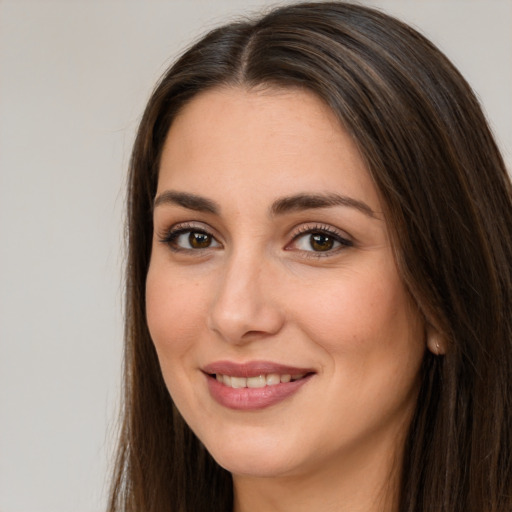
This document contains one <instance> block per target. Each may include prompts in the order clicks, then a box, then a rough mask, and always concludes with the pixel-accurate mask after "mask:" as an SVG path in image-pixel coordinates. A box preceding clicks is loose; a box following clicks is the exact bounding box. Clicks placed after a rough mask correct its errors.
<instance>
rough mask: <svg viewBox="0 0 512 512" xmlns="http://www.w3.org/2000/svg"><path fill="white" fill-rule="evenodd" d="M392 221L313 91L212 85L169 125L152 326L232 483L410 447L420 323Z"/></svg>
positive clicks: (169, 373) (179, 398) (151, 274)
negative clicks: (400, 267) (396, 251)
mask: <svg viewBox="0 0 512 512" xmlns="http://www.w3.org/2000/svg"><path fill="white" fill-rule="evenodd" d="M382 210H383V208H382V204H381V202H380V200H379V194H378V193H377V190H376V188H375V186H374V184H373V182H372V180H371V178H370V176H369V174H368V171H367V170H366V168H365V165H364V163H363V161H362V159H361V157H360V155H359V153H358V150H357V148H356V146H355V145H354V143H353V141H352V140H351V138H350V137H349V136H348V134H347V133H346V132H345V131H344V130H342V129H341V128H340V126H339V124H338V122H337V121H336V119H335V117H334V115H333V114H332V113H331V112H330V111H329V109H328V108H327V107H326V106H324V104H323V103H322V102H321V101H320V100H318V99H317V98H316V97H315V96H313V95H312V94H310V93H307V92H303V91H298V90H288V91H282V90H281V91H279V90H266V91H247V90H245V89H238V88H224V89H216V90H211V91H208V92H206V93H203V94H201V95H199V96H198V97H196V98H195V99H194V100H192V101H191V102H190V103H189V104H188V105H187V106H186V107H185V108H184V109H183V111H182V112H181V114H180V115H179V116H178V117H177V119H176V120H175V121H174V123H173V125H172V127H171V129H170V132H169V134H168V137H167V140H166V143H165V147H164V149H163V154H162V160H161V167H160V174H159V180H158V191H157V194H156V200H155V208H154V237H153V246H152V255H151V262H150V266H149V271H148V276H147V290H146V291H147V320H148V325H149V329H150V332H151V336H152V339H153V341H154V344H155V347H156V350H157V353H158V357H159V360H160V364H161V368H162V372H163V376H164V379H165V382H166V384H167V387H168V389H169V392H170V394H171V396H172V398H173V400H174V402H175V404H176V406H177V407H178V409H179V410H180V412H181V414H182V415H183V417H184V418H185V420H186V422H187V423H188V424H189V425H190V427H191V428H192V430H193V431H194V432H195V433H196V435H197V436H198V437H199V439H200V440H201V441H202V442H203V443H204V445H205V446H206V448H207V449H208V450H209V451H210V453H211V454H212V455H213V457H214V458H215V459H216V460H217V461H218V462H219V464H220V465H222V466H223V467H225V468H226V469H228V470H229V471H231V472H233V473H234V474H235V475H253V476H278V475H297V474H305V473H307V472H310V471H316V470H317V469H318V468H323V469H325V468H326V467H332V468H341V467H342V466H343V465H347V464H349V463H350V464H359V463H363V464H364V463H365V461H366V462H369V461H370V462H371V458H372V457H375V456H382V457H387V458H388V459H389V456H390V455H391V454H392V452H393V451H394V450H395V449H396V447H397V445H398V444H399V440H400V439H402V438H403V433H404V431H405V429H406V428H407V426H408V424H409V422H410V418H411V414H412V410H413V408H414V404H415V401H416V397H417V390H418V384H419V368H420V365H421V360H422V357H423V354H424V350H425V344H424V341H425V340H424V326H423V323H422V321H421V320H420V317H419V315H418V313H417V311H416V310H415V308H414V307H413V305H412V304H411V301H410V299H409V296H408V294H407V292H406V291H405V289H404V286H403V284H402V282H401V280H400V277H399V275H398V272H397V268H396V265H395V262H394V259H393V253H392V249H391V246H390V240H389V233H388V229H387V226H386V222H385V220H384V217H383V213H382ZM366 459H368V460H366Z"/></svg>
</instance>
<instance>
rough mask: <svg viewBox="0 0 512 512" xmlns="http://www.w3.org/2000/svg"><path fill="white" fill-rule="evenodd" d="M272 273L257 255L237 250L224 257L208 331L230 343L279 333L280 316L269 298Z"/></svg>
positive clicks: (256, 253) (266, 263) (268, 264)
mask: <svg viewBox="0 0 512 512" xmlns="http://www.w3.org/2000/svg"><path fill="white" fill-rule="evenodd" d="M271 273H272V272H271V265H270V262H269V261H268V259H266V258H265V257H264V255H263V254H260V253H259V252H258V251H255V250H253V251H250V250H243V248H240V249H238V250H234V251H232V253H231V254H230V255H229V256H226V261H225V265H224V267H223V269H222V271H221V275H219V278H218V281H217V283H218V285H217V286H218V288H217V293H216V294H215V296H214V298H213V300H212V304H211V309H210V318H209V325H210V328H211V329H212V330H214V331H216V332H217V333H218V334H219V335H220V336H221V337H222V338H223V339H225V340H226V341H229V342H231V343H243V342H244V341H246V340H248V339H253V338H254V337H258V336H265V335H269V334H275V333H276V332H278V331H279V330H280V328H281V325H282V320H283V315H282V312H281V311H280V308H279V305H278V304H276V303H275V301H274V300H273V299H272V298H271V290H270V286H271V281H272V275H271Z"/></svg>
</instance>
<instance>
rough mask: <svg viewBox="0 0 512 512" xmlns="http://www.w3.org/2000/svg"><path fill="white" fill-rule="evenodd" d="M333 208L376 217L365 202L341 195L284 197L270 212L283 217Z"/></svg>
mask: <svg viewBox="0 0 512 512" xmlns="http://www.w3.org/2000/svg"><path fill="white" fill-rule="evenodd" d="M332 206H347V207H349V208H355V209H356V210H359V211H360V212H362V213H364V214H365V215H367V216H368V217H372V218H374V217H375V212H374V211H373V210H372V209H371V208H370V207H369V206H368V205H367V204H366V203H364V202H363V201H359V200H358V199H354V198H352V197H348V196H343V195H340V194H297V195H294V196H289V197H283V198H281V199H278V200H277V201H275V202H274V203H273V204H272V207H271V209H270V212H271V214H272V215H282V214H285V213H290V212H295V211H300V210H313V209H316V208H329V207H332Z"/></svg>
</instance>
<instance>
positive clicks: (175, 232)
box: [157, 221, 222, 253]
mask: <svg viewBox="0 0 512 512" xmlns="http://www.w3.org/2000/svg"><path fill="white" fill-rule="evenodd" d="M214 231H215V230H213V229H212V228H211V227H210V226H208V225H207V224H204V223H203V222H190V221H187V222H178V223H176V224H173V225H172V226H170V227H168V228H165V229H164V230H162V232H159V233H158V234H157V236H158V240H159V241H160V242H161V243H163V244H166V245H167V246H168V247H169V248H170V249H171V250H173V251H175V252H191V253H199V252H205V251H208V250H212V249H218V248H219V247H222V243H221V242H220V241H219V238H218V236H216V235H215V234H214ZM188 232H198V233H205V234H207V235H208V236H210V237H212V239H213V240H215V242H216V243H217V244H218V245H217V246H213V247H205V248H204V249H192V248H185V247H178V246H174V245H172V242H173V241H175V240H176V239H177V238H178V237H179V236H181V235H183V234H185V233H188Z"/></svg>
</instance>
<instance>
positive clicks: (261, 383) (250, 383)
mask: <svg viewBox="0 0 512 512" xmlns="http://www.w3.org/2000/svg"><path fill="white" fill-rule="evenodd" d="M266 385H267V380H266V379H265V375H258V376H257V377H249V378H248V379H247V387H248V388H264V387H265V386H266Z"/></svg>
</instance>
